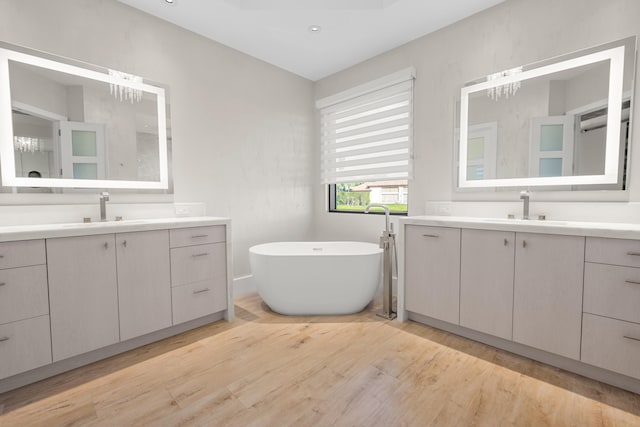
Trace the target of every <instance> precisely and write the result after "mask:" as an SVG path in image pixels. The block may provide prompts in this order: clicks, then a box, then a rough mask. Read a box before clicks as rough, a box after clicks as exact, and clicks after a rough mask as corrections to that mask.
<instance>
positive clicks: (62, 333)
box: [47, 234, 120, 362]
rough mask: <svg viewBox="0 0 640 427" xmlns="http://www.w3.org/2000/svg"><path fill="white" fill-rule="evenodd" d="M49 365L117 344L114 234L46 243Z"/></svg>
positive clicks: (118, 329) (54, 240) (118, 334)
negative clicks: (48, 301)
mask: <svg viewBox="0 0 640 427" xmlns="http://www.w3.org/2000/svg"><path fill="white" fill-rule="evenodd" d="M47 259H48V267H49V297H50V305H51V339H52V350H53V361H54V362H56V361H58V360H63V359H66V358H68V357H71V356H75V355H78V354H81V353H86V352H89V351H92V350H96V349H98V348H101V347H106V346H108V345H110V344H115V343H117V342H118V341H119V340H120V327H119V323H118V286H117V274H116V250H115V235H113V234H104V235H92V236H81V237H62V238H54V239H47Z"/></svg>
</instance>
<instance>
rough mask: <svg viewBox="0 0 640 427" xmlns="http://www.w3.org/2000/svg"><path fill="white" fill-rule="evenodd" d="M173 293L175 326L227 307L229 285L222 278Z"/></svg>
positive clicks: (184, 286)
mask: <svg viewBox="0 0 640 427" xmlns="http://www.w3.org/2000/svg"><path fill="white" fill-rule="evenodd" d="M171 293H172V301H173V324H174V325H177V324H178V323H183V322H187V321H189V320H193V319H197V318H199V317H202V316H206V315H207V314H213V313H217V312H219V311H222V310H224V309H225V308H226V307H227V284H226V279H225V278H222V277H220V278H216V279H211V280H205V281H201V282H196V283H190V284H188V285H183V286H178V287H174V288H172V289H171Z"/></svg>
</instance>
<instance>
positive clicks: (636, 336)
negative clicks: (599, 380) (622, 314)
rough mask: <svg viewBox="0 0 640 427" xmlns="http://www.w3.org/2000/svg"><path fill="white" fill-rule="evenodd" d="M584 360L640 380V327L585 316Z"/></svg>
mask: <svg viewBox="0 0 640 427" xmlns="http://www.w3.org/2000/svg"><path fill="white" fill-rule="evenodd" d="M581 360H582V361H583V362H585V363H589V364H591V365H594V366H599V367H601V368H605V369H609V370H610V371H614V372H618V373H620V374H624V375H628V376H630V377H634V378H638V379H640V324H637V323H630V322H623V321H621V320H616V319H609V318H607V317H601V316H594V315H591V314H588V313H585V314H584V325H583V337H582V359H581Z"/></svg>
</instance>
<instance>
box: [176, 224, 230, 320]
mask: <svg viewBox="0 0 640 427" xmlns="http://www.w3.org/2000/svg"><path fill="white" fill-rule="evenodd" d="M170 241H171V293H172V302H173V324H174V325H175V324H179V323H183V322H186V321H189V320H192V319H197V318H198V317H202V316H206V315H208V314H211V313H216V312H218V311H220V310H224V308H225V307H226V306H227V258H226V233H225V227H224V226H211V227H192V228H182V229H175V230H171V231H170Z"/></svg>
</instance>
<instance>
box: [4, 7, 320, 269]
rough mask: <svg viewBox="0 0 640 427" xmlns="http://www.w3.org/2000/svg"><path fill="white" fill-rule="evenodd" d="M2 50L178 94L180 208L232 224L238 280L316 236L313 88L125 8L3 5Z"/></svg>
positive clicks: (175, 128)
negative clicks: (261, 261)
mask: <svg viewBox="0 0 640 427" xmlns="http://www.w3.org/2000/svg"><path fill="white" fill-rule="evenodd" d="M0 40H3V41H6V42H9V43H14V44H20V45H24V46H28V47H31V48H34V49H39V50H43V51H48V52H52V53H55V54H58V55H62V56H68V57H71V58H75V59H79V60H82V61H85V62H89V63H94V64H97V65H102V66H105V67H109V68H113V69H118V70H121V71H125V72H129V73H133V74H137V75H141V76H144V77H145V78H148V79H150V80H154V81H158V82H162V83H165V84H168V85H169V87H170V100H171V114H172V134H173V135H172V136H173V168H174V169H173V176H174V187H175V195H174V199H175V201H176V202H192V201H193V202H205V203H206V206H207V214H209V215H215V216H228V217H231V218H232V219H233V231H234V236H233V244H234V262H235V276H236V277H237V276H242V275H245V274H249V265H248V253H247V250H248V247H249V246H250V245H251V244H254V243H258V242H264V241H270V240H287V239H288V240H299V239H304V238H305V237H306V236H307V234H308V233H309V230H310V225H311V217H312V187H311V183H312V176H311V173H310V172H309V168H308V165H309V164H311V162H312V150H313V144H314V140H313V132H314V123H313V115H312V105H313V83H312V82H310V81H308V80H305V79H303V78H300V77H297V76H295V75H293V74H291V73H288V72H286V71H283V70H281V69H278V68H276V67H274V66H271V65H269V64H266V63H264V62H261V61H259V60H257V59H255V58H252V57H249V56H247V55H244V54H242V53H240V52H238V51H235V50H233V49H230V48H228V47H225V46H223V45H221V44H219V43H215V42H212V41H210V40H207V39H204V38H202V37H200V36H197V35H195V34H194V33H191V32H189V31H185V30H182V29H180V28H178V27H175V26H173V25H171V24H168V23H165V22H163V21H160V20H158V19H156V18H153V17H151V16H149V15H146V14H143V13H142V12H139V11H137V10H136V9H133V8H130V7H128V6H125V5H123V4H121V3H118V2H116V1H115V0H61V1H55V2H53V1H48V0H20V1H15V0H0ZM96 200H97V199H96ZM96 203H97V202H96ZM3 209H5V210H7V211H9V210H10V211H11V212H13V211H14V209H13V208H12V209H9V208H4V207H2V206H0V216H2V214H3V212H2V210H3ZM43 209H45V208H43Z"/></svg>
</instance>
